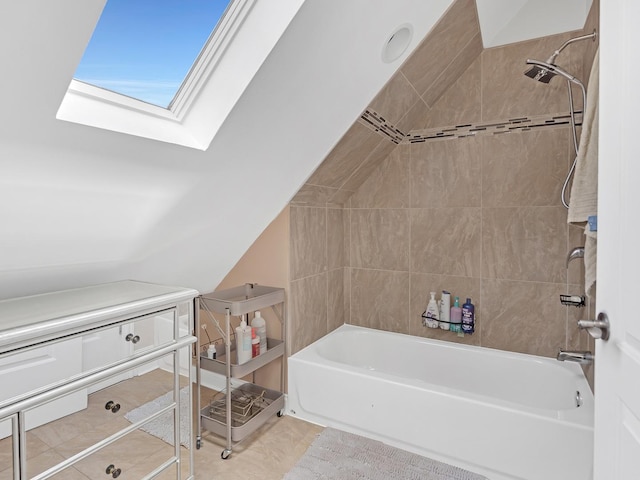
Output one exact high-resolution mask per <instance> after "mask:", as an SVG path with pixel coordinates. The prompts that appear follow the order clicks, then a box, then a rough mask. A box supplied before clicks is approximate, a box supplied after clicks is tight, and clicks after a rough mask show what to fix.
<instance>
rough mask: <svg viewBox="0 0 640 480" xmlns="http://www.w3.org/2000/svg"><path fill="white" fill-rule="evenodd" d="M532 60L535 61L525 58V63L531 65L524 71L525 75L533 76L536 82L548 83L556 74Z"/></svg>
mask: <svg viewBox="0 0 640 480" xmlns="http://www.w3.org/2000/svg"><path fill="white" fill-rule="evenodd" d="M534 62H537V61H536V60H527V65H532V67H531V68H530V69H529V70H527V71H526V72H524V74H525V75H526V76H527V77H529V78H533V79H534V80H535V81H537V82H542V83H549V82H550V81H551V79H552V78H553V77H555V76H556V74H555V73H554V72H551V71H550V70H548V69H546V68H544V67H543V66H542V65H540V64H538V63H534ZM541 63H542V62H541Z"/></svg>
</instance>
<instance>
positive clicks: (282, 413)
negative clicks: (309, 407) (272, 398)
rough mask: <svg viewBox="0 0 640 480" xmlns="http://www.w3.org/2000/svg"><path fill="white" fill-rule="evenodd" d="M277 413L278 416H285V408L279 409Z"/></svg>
mask: <svg viewBox="0 0 640 480" xmlns="http://www.w3.org/2000/svg"><path fill="white" fill-rule="evenodd" d="M276 415H277V416H278V417H284V410H278V413H276Z"/></svg>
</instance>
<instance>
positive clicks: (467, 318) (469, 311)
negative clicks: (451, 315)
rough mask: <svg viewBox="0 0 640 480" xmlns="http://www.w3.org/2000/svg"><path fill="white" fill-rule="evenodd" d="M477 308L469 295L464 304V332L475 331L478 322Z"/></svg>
mask: <svg viewBox="0 0 640 480" xmlns="http://www.w3.org/2000/svg"><path fill="white" fill-rule="evenodd" d="M475 312H476V308H475V306H474V305H473V303H471V299H470V298H468V297H467V301H466V302H464V305H462V331H463V332H464V333H473V332H474V331H475V324H476V313H475Z"/></svg>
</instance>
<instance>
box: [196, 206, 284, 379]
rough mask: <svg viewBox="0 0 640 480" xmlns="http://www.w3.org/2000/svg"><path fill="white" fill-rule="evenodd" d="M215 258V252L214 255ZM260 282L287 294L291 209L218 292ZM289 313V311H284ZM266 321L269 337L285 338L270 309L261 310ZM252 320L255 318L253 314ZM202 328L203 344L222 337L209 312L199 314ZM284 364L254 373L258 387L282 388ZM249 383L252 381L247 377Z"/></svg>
mask: <svg viewBox="0 0 640 480" xmlns="http://www.w3.org/2000/svg"><path fill="white" fill-rule="evenodd" d="M212 255H213V253H212ZM245 283H257V284H259V285H268V286H272V287H283V288H285V289H286V291H287V292H286V293H288V289H289V288H288V287H289V207H286V208H285V209H284V210H283V211H282V212H281V213H280V215H278V217H276V218H275V220H273V222H271V224H270V225H269V226H268V227H267V228H266V229H265V231H264V232H262V234H261V235H260V236H259V237H258V238H257V239H256V241H255V242H254V243H253V245H251V247H250V248H249V250H247V252H246V253H245V254H244V255H243V256H242V258H241V259H240V260H239V261H238V263H237V264H236V265H235V267H234V268H233V269H232V270H231V271H230V272H229V273H228V274H227V276H226V277H225V278H224V279H223V280H222V282H221V283H220V285H218V287H217V288H216V290H224V289H227V288H232V287H236V286H238V285H244V284H245ZM285 310H286V309H285ZM261 314H262V316H263V317H264V318H265V320H266V322H267V336H268V337H270V338H277V339H282V336H281V324H280V321H279V319H278V317H277V315H275V314H274V312H273V311H272V310H271V309H270V308H267V309H265V310H262V311H261ZM215 316H216V319H217V320H218V322H219V323H220V325H224V315H218V314H216V315H215ZM250 317H251V318H253V316H252V315H250ZM200 319H201V320H200V321H201V325H206V327H207V328H206V332H205V331H204V330H202V329H201V331H200V332H199V334H200V341H201V342H203V345H204V343H205V342H208V337H207V333H208V334H209V336H210V337H211V338H212V339H214V338H218V337H220V334H219V333H218V332H217V330H216V328H215V326H214V323H213V322H212V321H211V320H209V318H208V314H207V313H206V312H202V311H201V312H200ZM231 323H232V327H233V328H235V327H237V326H238V325H239V323H240V319H239V318H235V317H232V322H231ZM280 371H281V362H280V361H274V362H272V363H271V364H269V365H267V366H265V367H263V368H262V369H260V370H259V371H258V372H256V373H255V381H256V383H258V384H259V385H262V386H265V387H268V388H271V389H274V390H279V389H280ZM247 380H251V379H250V378H248V379H247Z"/></svg>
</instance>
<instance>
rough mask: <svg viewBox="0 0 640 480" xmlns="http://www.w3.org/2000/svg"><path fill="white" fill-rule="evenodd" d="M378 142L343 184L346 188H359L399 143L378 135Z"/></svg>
mask: <svg viewBox="0 0 640 480" xmlns="http://www.w3.org/2000/svg"><path fill="white" fill-rule="evenodd" d="M376 137H377V138H378V143H377V144H376V146H375V147H373V148H372V149H371V150H370V152H371V153H369V155H367V157H366V158H364V159H362V162H361V163H360V165H359V166H358V169H357V170H356V171H355V172H354V173H353V174H352V175H351V176H350V177H349V178H348V180H347V181H346V182H345V183H344V185H343V186H342V188H343V189H345V190H353V191H355V190H358V188H360V186H361V185H362V184H363V183H364V182H365V180H367V179H368V178H369V176H370V175H371V174H372V173H373V172H374V171H375V169H376V168H378V166H379V165H380V164H381V163H382V162H383V160H384V159H385V158H387V157H388V156H389V154H390V153H391V152H392V151H393V150H394V149H395V148H396V147H397V145H396V144H395V143H393V142H391V141H389V139H388V138H386V137H381V136H379V135H376Z"/></svg>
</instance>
